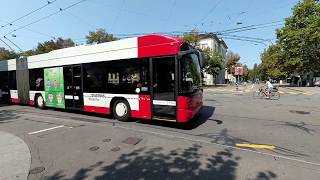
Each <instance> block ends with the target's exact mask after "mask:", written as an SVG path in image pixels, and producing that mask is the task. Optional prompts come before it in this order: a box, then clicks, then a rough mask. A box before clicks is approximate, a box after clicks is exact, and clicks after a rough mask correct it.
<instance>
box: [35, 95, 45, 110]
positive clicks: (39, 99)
mask: <svg viewBox="0 0 320 180" xmlns="http://www.w3.org/2000/svg"><path fill="white" fill-rule="evenodd" d="M34 104H35V106H36V107H37V108H39V109H43V108H44V100H43V97H42V95H37V96H36V98H35V103H34Z"/></svg>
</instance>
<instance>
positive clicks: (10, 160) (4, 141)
mask: <svg viewBox="0 0 320 180" xmlns="http://www.w3.org/2000/svg"><path fill="white" fill-rule="evenodd" d="M30 164H31V154H30V149H29V147H28V145H27V144H26V143H25V142H24V141H23V140H22V139H21V138H19V137H17V136H15V135H13V134H10V133H7V132H3V131H0V167H1V168H0V179H6V180H10V179H14V180H26V179H27V178H28V175H29V170H30Z"/></svg>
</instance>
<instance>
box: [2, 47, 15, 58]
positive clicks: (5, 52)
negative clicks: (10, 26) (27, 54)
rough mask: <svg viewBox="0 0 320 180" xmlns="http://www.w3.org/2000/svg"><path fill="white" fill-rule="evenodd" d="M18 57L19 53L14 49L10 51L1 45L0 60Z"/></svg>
mask: <svg viewBox="0 0 320 180" xmlns="http://www.w3.org/2000/svg"><path fill="white" fill-rule="evenodd" d="M16 57H17V54H16V53H15V52H14V51H9V50H7V49H5V48H2V47H0V60H8V59H13V58H16Z"/></svg>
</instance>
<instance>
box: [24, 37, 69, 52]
mask: <svg viewBox="0 0 320 180" xmlns="http://www.w3.org/2000/svg"><path fill="white" fill-rule="evenodd" d="M73 46H75V43H74V42H73V40H72V39H70V38H68V39H63V38H58V39H56V40H50V41H45V42H43V43H38V45H37V47H36V48H35V49H31V50H28V51H26V52H24V53H23V55H26V56H32V55H37V54H43V53H48V52H50V51H53V50H57V49H63V48H67V47H73Z"/></svg>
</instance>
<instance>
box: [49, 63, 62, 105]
mask: <svg viewBox="0 0 320 180" xmlns="http://www.w3.org/2000/svg"><path fill="white" fill-rule="evenodd" d="M44 79H45V96H46V97H45V99H46V105H47V106H48V107H56V108H65V102H64V81H63V68H62V67H56V68H46V69H44Z"/></svg>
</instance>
